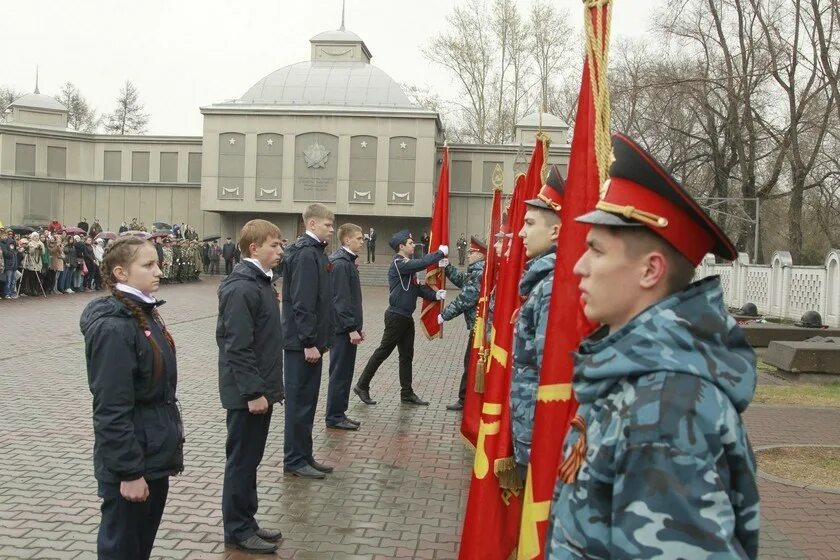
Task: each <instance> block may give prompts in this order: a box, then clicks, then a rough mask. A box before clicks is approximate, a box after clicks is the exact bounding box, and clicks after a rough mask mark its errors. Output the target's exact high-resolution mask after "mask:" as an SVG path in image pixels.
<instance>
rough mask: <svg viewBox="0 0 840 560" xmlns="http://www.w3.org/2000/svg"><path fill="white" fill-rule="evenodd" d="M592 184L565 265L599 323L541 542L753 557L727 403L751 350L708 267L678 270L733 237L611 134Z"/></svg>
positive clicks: (750, 381) (583, 366)
mask: <svg viewBox="0 0 840 560" xmlns="http://www.w3.org/2000/svg"><path fill="white" fill-rule="evenodd" d="M613 153H614V156H615V161H614V162H613V164H612V167H611V169H610V180H609V184H608V185H607V192H606V194H605V196H604V199H603V200H601V201H600V202H598V204H597V206H596V210H594V211H593V212H590V213H588V214H586V215H584V216H581V217H580V218H578V221H580V222H583V223H588V224H592V229H591V231H590V232H589V234H588V237H587V245H588V249H587V251H586V252H585V253H584V254H583V256H582V257H581V258H580V260H579V261H578V262H577V264H576V265H575V269H574V270H575V274H577V275H578V276H579V277H580V290H581V293H582V302H583V304H584V312H585V314H586V316H587V317H588V318H589V319H590V320H592V321H596V322H599V323H601V324H602V327H601V328H600V329H599V330H598V331H596V333H594V334H593V335H592V336H591V337H589V338H588V339H586V340H584V341H583V343H582V344H581V346H580V348H579V351H578V353H577V354H576V356H575V372H574V392H575V396H576V397H577V399H578V402H579V403H580V407H579V409H578V413H577V416H576V417H575V418H574V420H573V421H572V427H571V428H570V430H569V433H568V434H567V436H566V441H565V447H564V450H563V461H562V463H561V466H560V469H559V479H558V482H557V487H556V490H555V495H554V499H553V503H552V508H551V517H550V519H549V531H548V536H547V543H546V545H547V556H548V558H551V559H554V560H557V559H564V558H654V557H655V558H755V557H756V556H757V554H758V529H759V522H760V518H759V497H758V489H757V487H756V481H755V460H754V457H753V453H752V450H751V448H750V443H749V440H748V438H747V431H746V428H745V427H744V424H743V422H742V420H741V413H742V412H743V411H744V409H745V408H746V407H747V405H748V404H749V402H750V400H751V399H752V396H753V392H754V390H755V384H756V373H755V354H754V353H753V350H752V349H751V348H750V346H749V345H748V344H747V342H746V340H745V339H744V334H743V332H742V331H741V329H740V327H738V325H737V324H736V322H735V320H734V319H733V318H732V317H731V316H730V315H729V313H727V311H726V307H724V303H723V294H722V292H721V288H720V279H719V278H718V277H710V278H705V279H703V280H700V281H698V282H694V283H691V281H692V278H693V276H694V272H695V266H696V265H697V264H698V263H699V262H700V261H701V259H702V258H703V256H704V255H705V254H706V253H708V252H712V253H714V254H715V255H717V256H720V257H722V258H725V259H729V260H732V259H735V258H736V256H737V252H736V250H735V247H734V246H733V245H732V242H731V241H730V240H729V239H728V238H727V237H726V235H725V234H724V233H723V231H721V229H720V228H719V227H718V226H717V224H715V223H714V222H713V221H712V220H711V218H709V216H708V215H707V214H706V213H705V212H704V211H703V210H702V209H701V208H700V207H699V206H698V205H697V203H696V202H695V201H694V200H693V199H692V198H691V196H689V195H688V193H686V192H685V190H684V189H683V188H682V187H681V186H680V185H679V184H678V183H677V181H676V180H675V179H674V178H673V177H672V176H671V175H670V174H669V173H668V172H667V171H665V170H664V169H663V168H662V167H661V166H660V165H659V164H658V163H657V162H656V161H655V160H654V159H653V158H652V157H651V156H650V155H649V154H647V153H646V152H645V151H644V150H643V149H642V148H641V147H639V146H638V145H637V144H636V143H635V142H633V141H632V140H630V139H629V138H627V137H625V136H622V135H618V134H616V135H614V136H613Z"/></svg>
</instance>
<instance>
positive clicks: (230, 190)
mask: <svg viewBox="0 0 840 560" xmlns="http://www.w3.org/2000/svg"><path fill="white" fill-rule="evenodd" d="M239 192H240V189H239V187H222V196H231V195H233V196H240V194H239Z"/></svg>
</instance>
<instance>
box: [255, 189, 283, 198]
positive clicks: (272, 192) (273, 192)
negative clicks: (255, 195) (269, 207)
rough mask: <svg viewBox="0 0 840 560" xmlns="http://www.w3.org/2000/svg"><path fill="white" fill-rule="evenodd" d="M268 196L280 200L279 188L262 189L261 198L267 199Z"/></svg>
mask: <svg viewBox="0 0 840 560" xmlns="http://www.w3.org/2000/svg"><path fill="white" fill-rule="evenodd" d="M266 195H270V196H272V197H274V198H278V197H279V196H280V193H279V192H278V190H277V187H274V188H273V189H264V188H262V187H260V194H259V196H261V197H265V196H266Z"/></svg>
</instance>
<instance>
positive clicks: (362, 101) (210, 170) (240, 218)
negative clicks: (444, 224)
mask: <svg viewBox="0 0 840 560" xmlns="http://www.w3.org/2000/svg"><path fill="white" fill-rule="evenodd" d="M310 46H311V54H310V59H309V60H307V61H303V62H298V63H295V64H290V65H288V66H283V67H282V68H279V69H278V70H275V71H274V72H271V73H270V74H268V75H267V76H264V77H263V78H261V79H259V80H257V81H256V82H255V83H254V84H253V85H251V86H250V87H248V88H247V89H245V91H244V93H243V94H242V96H241V97H240V98H239V99H235V100H230V101H224V102H220V103H216V104H213V105H209V106H205V107H201V108H200V111H201V113H202V115H203V116H204V125H203V134H202V136H200V137H199V136H150V135H143V136H119V135H105V134H88V133H81V132H76V131H73V130H68V129H67V122H68V121H67V109H66V108H65V107H63V106H62V105H61V104H60V103H59V102H58V101H56V100H55V99H54V98H52V97H50V96H47V95H41V94H40V93H39V92H38V91H36V92H35V93H33V94H29V95H25V96H23V97H21V98H20V99H18V100H15V101H14V102H13V103H12V104H11V105H10V106H9V108H8V110H7V114H6V118H5V121H6V122H5V124H0V221H2V222H3V223H6V224H9V223H15V224H19V223H22V224H42V223H43V224H46V223H47V221H49V220H50V219H51V218H57V219H59V220H60V221H61V222H62V223H65V224H66V223H69V224H75V223H76V222H78V221H80V220H81V218H87V219H88V220H87V221H89V222H92V221H93V219H94V218H99V221H100V224H101V225H102V226H103V227H104V228H105V229H106V230H117V229H118V228H119V226H120V224H121V223H122V222H123V221H126V222H129V221H131V220H132V219H133V218H136V219H137V221H138V222H145V224H147V225H151V224H153V223H155V222H166V223H174V222H179V223H180V222H185V223H186V224H189V225H192V226H193V227H194V228H195V229H197V231H198V232H199V234H200V235H202V236H204V235H214V234H218V235H222V236H223V237H226V236H231V237H236V235H237V233H238V231H239V229H240V228H241V226H242V224H244V223H245V222H246V221H248V220H250V219H253V218H257V217H259V218H265V219H268V220H270V221H272V222H274V223H276V224H277V225H278V226H280V228H281V230H282V231H283V234H284V236H285V237H288V238H293V237H295V236H296V235H298V234H300V233H302V223H301V218H300V215H301V212H302V211H303V209H304V208H305V207H306V206H307V205H308V204H310V203H312V202H321V203H323V204H325V205H327V206H328V207H330V208H331V209H332V210H333V211H334V212H335V213H336V216H337V217H336V222H337V224H341V223H344V222H354V223H356V224H358V225H360V226H362V227H363V228H364V229H365V230H367V229H368V228H370V227H374V228H376V229H377V231H378V232H379V233H380V237H379V239H380V242H379V243H378V244H377V252H378V253H382V254H383V255H387V254H389V253H390V248H389V247H388V245H387V243H386V242H385V241H386V240H387V238H388V237H390V235H391V233H392V232H394V231H397V230H399V229H403V228H409V229H411V230H412V231H413V232H415V233H416V234H417V237H419V236H420V234H421V233H422V232H423V231H427V230H428V228H429V225H430V223H429V220H430V218H431V215H432V205H433V200H434V192H435V188H436V183H437V180H438V175H439V173H440V162H441V156H442V154H441V151H442V149H443V144H444V130H443V128H442V125H441V121H440V118H439V116H438V114H437V113H436V112H435V111H431V110H428V109H425V108H422V107H418V106H416V105H414V104H413V103H412V102H411V100H410V99H409V98H408V97H407V96H406V94H405V93H404V92H403V90H402V88H401V87H400V84H399V83H397V82H396V81H395V80H394V79H393V78H391V77H390V76H389V75H388V74H387V73H386V72H385V71H383V70H382V69H380V68H377V67H376V66H375V65H373V64H371V58H372V54H371V51H370V49H368V47H367V45H366V44H365V42H364V41H363V40H362V39H361V38H360V37H359V36H358V35H356V34H355V33H352V32H351V31H347V30H345V29H344V26H343V25H342V28H341V29H339V30H336V31H327V32H324V33H320V34H318V35H316V36H314V37H313V38H312V39H311V40H310ZM246 85H247V84H243V87H244V86H246ZM36 90H37V87H36ZM540 127H541V128H542V130H543V131H544V132H546V133H548V134H549V135H550V136H551V137H552V139H553V142H552V146H551V149H550V151H549V162H550V163H559V164H560V165H561V166H564V167H565V165H566V161H567V159H568V150H569V145H568V142H567V135H568V126H567V125H566V124H565V123H563V122H562V121H561V120H560V119H557V118H556V117H553V116H552V115H547V114H543V115H539V114H534V115H529V116H526V117H524V118H523V119H521V120H520V121H519V122H518V123H517V125H516V127H515V131H514V139H515V140H514V142H513V143H510V144H498V145H487V144H484V145H475V144H450V145H449V148H450V162H451V168H450V188H451V197H450V200H451V204H450V219H451V223H450V232H451V234H452V240H451V241H452V242H453V243H454V242H455V240H456V239H457V238H458V236H459V235H460V234H461V233H464V234H466V235H467V236H469V235H477V236H479V237H486V236H487V227H488V226H489V224H488V214H489V210H490V204H491V200H492V191H493V185H494V184H495V183H497V182H501V183H502V185H503V186H504V188H505V189H506V190H507V191H508V192H509V190H510V188H511V187H512V185H513V182H514V175H515V173H517V172H521V171H524V170H525V168H526V167H527V164H528V158H529V157H530V153H531V150H532V146H533V144H534V138H535V135H536V132H537V130H538V129H539V128H540Z"/></svg>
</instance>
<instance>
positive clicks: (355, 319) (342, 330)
mask: <svg viewBox="0 0 840 560" xmlns="http://www.w3.org/2000/svg"><path fill="white" fill-rule="evenodd" d="M356 258H358V255H351V254H350V253H349V252H348V251H347V250H345V249H344V248H343V247H342V248H340V249H339V250H338V251H336V252H334V253H333V254H332V255H330V263H331V264H332V273H331V278H332V290H333V305H334V309H335V316H334V321H335V334H347V333H351V332H353V331H361V330H362V324H363V321H362V317H363V315H362V285H361V282H360V281H359V269H358V268H356Z"/></svg>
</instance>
